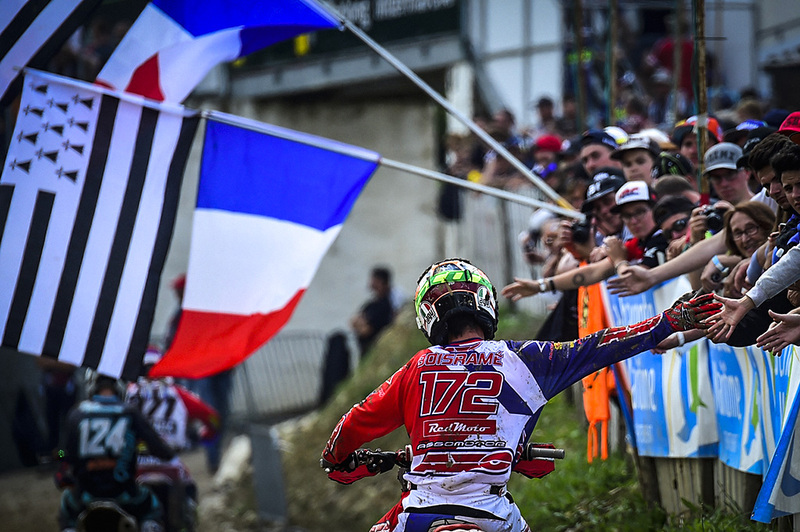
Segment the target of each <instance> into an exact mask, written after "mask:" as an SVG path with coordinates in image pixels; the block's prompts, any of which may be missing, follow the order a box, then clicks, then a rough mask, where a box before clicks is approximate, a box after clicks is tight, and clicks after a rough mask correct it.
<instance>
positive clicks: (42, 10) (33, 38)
mask: <svg viewBox="0 0 800 532" xmlns="http://www.w3.org/2000/svg"><path fill="white" fill-rule="evenodd" d="M99 3H100V0H2V2H0V107H5V106H6V105H8V104H9V102H10V101H11V100H13V99H14V98H15V97H16V95H17V94H18V93H19V89H20V88H21V87H22V68H23V67H26V66H30V67H34V68H44V67H45V66H46V65H47V62H48V61H49V60H50V58H51V57H53V55H55V53H56V52H57V51H58V50H59V49H60V48H61V45H63V44H64V42H65V41H66V40H67V39H68V38H69V36H70V35H72V33H73V32H74V31H75V30H76V29H77V28H78V26H80V25H81V24H83V22H84V21H85V20H86V18H87V17H88V16H89V14H90V13H91V12H92V10H93V9H94V8H95V7H97V5H98V4H99Z"/></svg>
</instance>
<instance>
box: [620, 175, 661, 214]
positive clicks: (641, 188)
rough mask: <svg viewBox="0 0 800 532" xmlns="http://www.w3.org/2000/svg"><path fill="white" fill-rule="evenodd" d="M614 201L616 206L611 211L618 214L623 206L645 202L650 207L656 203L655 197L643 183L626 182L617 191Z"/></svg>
mask: <svg viewBox="0 0 800 532" xmlns="http://www.w3.org/2000/svg"><path fill="white" fill-rule="evenodd" d="M614 199H615V201H616V202H617V205H616V206H615V207H614V208H613V209H611V210H612V211H613V212H619V210H620V208H621V207H622V206H623V205H625V204H628V203H633V202H634V201H646V202H648V203H650V204H651V205H652V204H654V203H655V202H656V195H655V193H654V192H653V191H652V189H650V187H649V186H647V183H645V182H644V181H628V182H627V183H625V184H624V185H622V187H621V188H620V189H619V190H617V194H616V196H614Z"/></svg>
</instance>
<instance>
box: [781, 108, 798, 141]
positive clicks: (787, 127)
mask: <svg viewBox="0 0 800 532" xmlns="http://www.w3.org/2000/svg"><path fill="white" fill-rule="evenodd" d="M778 133H783V134H784V135H786V136H787V137H789V140H791V141H792V142H794V143H797V142H798V140H800V139H798V140H795V138H796V137H795V136H796V135H797V134H798V133H800V111H795V112H793V113H791V114H790V115H789V116H787V117H786V120H784V121H783V123H782V124H781V127H779V128H778Z"/></svg>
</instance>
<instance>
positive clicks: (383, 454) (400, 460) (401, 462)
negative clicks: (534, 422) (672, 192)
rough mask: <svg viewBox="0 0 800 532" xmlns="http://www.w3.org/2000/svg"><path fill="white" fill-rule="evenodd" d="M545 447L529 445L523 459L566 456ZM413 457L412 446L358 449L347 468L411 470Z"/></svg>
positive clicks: (561, 457) (555, 458)
mask: <svg viewBox="0 0 800 532" xmlns="http://www.w3.org/2000/svg"><path fill="white" fill-rule="evenodd" d="M544 445H549V444H541V443H528V444H527V445H526V446H525V449H524V451H523V452H522V456H521V458H522V459H523V460H534V459H536V458H548V459H553V460H562V459H563V458H564V456H565V455H566V452H565V451H564V449H556V448H553V447H547V446H544ZM411 456H412V452H411V446H410V445H406V446H405V447H404V448H403V449H400V450H397V451H382V450H380V449H375V450H372V449H358V450H357V451H355V452H354V453H353V455H351V461H350V462H349V463H348V464H347V466H346V467H347V468H349V469H350V470H353V469H355V468H357V467H359V466H362V465H363V466H366V468H367V470H368V471H369V472H370V473H385V472H386V471H389V470H390V469H392V468H393V467H394V466H399V467H401V468H404V469H410V468H411Z"/></svg>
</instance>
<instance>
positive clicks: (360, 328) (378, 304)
mask: <svg viewBox="0 0 800 532" xmlns="http://www.w3.org/2000/svg"><path fill="white" fill-rule="evenodd" d="M369 289H370V291H371V292H372V298H371V299H370V300H369V301H367V302H366V303H364V305H363V306H362V307H361V309H360V310H359V311H358V312H357V313H356V314H355V316H353V317H352V318H351V319H350V327H351V329H352V331H353V333H354V334H355V336H356V341H357V342H358V348H359V355H360V356H364V354H365V353H366V352H367V351H368V350H369V348H370V347H372V344H373V342H374V341H375V339H376V338H377V337H378V334H380V332H381V331H383V329H385V328H386V327H387V326H388V325H389V324H391V323H392V321H393V320H394V316H395V312H394V305H393V302H392V274H391V271H390V270H389V269H388V268H386V267H384V266H376V267H374V268H373V269H372V271H371V272H370V277H369ZM349 373H350V349H349V348H348V347H347V337H346V336H345V334H344V333H342V332H335V333H333V334H332V335H331V336H329V337H328V346H327V349H326V351H325V359H324V362H323V368H322V390H321V392H320V401H321V402H323V403H324V402H325V401H327V400H328V399H329V398H330V396H331V395H332V394H333V390H334V389H335V388H336V385H337V384H339V382H341V381H342V380H344V379H345V378H346V377H347V375H348V374H349ZM211 406H215V405H213V404H212V405H211Z"/></svg>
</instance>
